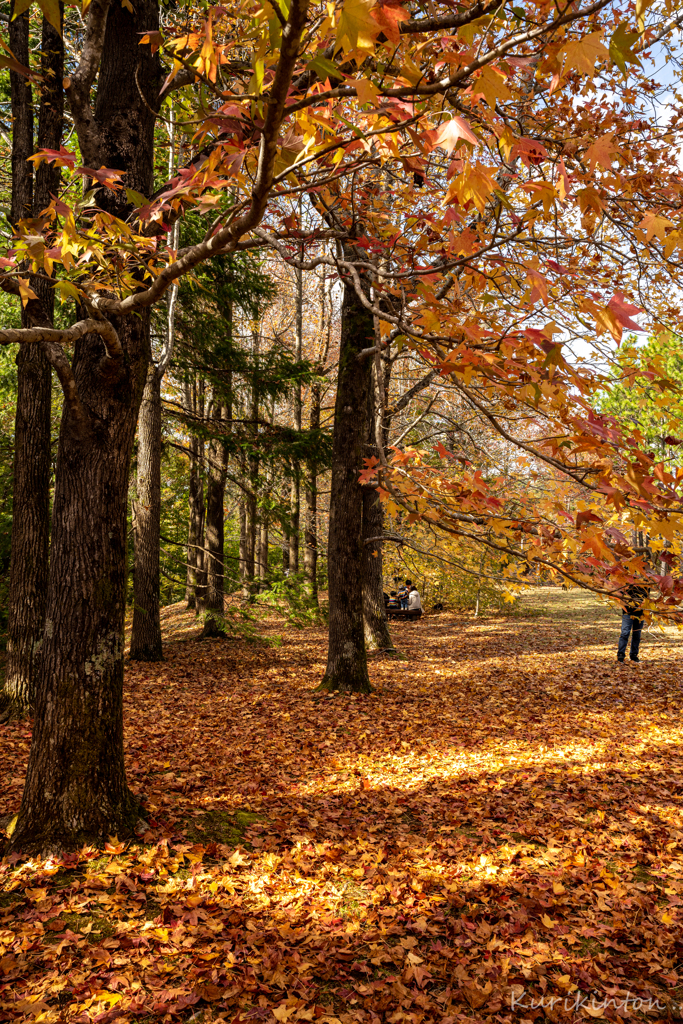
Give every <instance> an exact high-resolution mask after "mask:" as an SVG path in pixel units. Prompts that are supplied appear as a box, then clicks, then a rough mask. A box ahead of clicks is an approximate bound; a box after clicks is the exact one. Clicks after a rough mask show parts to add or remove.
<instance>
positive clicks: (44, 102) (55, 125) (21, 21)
mask: <svg viewBox="0 0 683 1024" xmlns="http://www.w3.org/2000/svg"><path fill="white" fill-rule="evenodd" d="M57 10H58V13H59V16H60V20H61V11H62V5H61V4H60V5H59V6H58V9H57ZM13 14H14V5H13V10H12V15H13ZM29 29H30V26H29V15H28V12H24V13H23V14H19V15H18V16H17V17H13V16H12V17H11V20H10V29H9V34H10V48H11V49H12V50H13V52H14V54H15V56H16V57H17V59H18V60H19V61H20V62H21V63H22V64H24V65H25V66H27V67H28V65H29V63H30V59H29ZM63 66H64V46H63V42H62V38H61V35H60V33H59V31H57V30H56V29H55V28H54V27H53V26H52V25H51V24H50V23H49V22H48V21H47V19H43V25H42V39H41V62H40V73H41V86H40V99H39V106H38V146H39V147H40V148H46V149H48V148H49V149H55V150H56V149H59V146H60V144H61V139H62V130H63V121H64V112H63V92H62V78H63ZM10 87H11V100H12V122H13V125H12V209H11V220H12V223H13V224H14V225H17V224H18V223H19V221H20V220H22V219H23V218H26V217H35V216H38V215H39V214H40V213H41V212H42V211H43V210H44V209H45V208H46V207H47V206H48V204H49V202H50V197H51V195H52V194H56V192H57V189H58V184H59V178H60V170H59V168H58V167H57V166H55V165H54V164H53V165H48V164H43V165H41V166H40V167H38V169H37V172H36V174H35V182H34V175H33V169H32V164H31V163H30V162H29V157H31V156H32V155H33V150H34V139H33V133H34V118H33V95H32V86H31V82H30V81H29V80H28V79H27V78H26V77H24V76H23V75H20V74H18V73H17V72H16V71H10ZM33 282H34V283H33V290H34V293H35V295H36V296H37V298H35V299H31V300H30V301H28V302H27V303H26V304H25V305H24V306H23V308H22V325H23V326H24V327H35V326H42V327H51V326H52V323H53V320H54V292H53V288H52V283H51V282H50V281H49V279H48V278H47V277H45V276H44V275H35V277H34V278H33ZM17 370H18V373H17V406H16V421H15V430H14V442H15V443H14V486H13V508H14V511H13V517H12V555H11V565H10V593H9V622H8V644H7V672H6V676H5V684H4V689H3V692H2V694H0V714H2V715H3V716H4V717H8V716H11V715H14V714H23V713H25V712H26V711H28V710H29V708H30V707H31V706H32V705H33V702H34V695H35V687H36V680H37V678H38V675H39V658H40V653H41V648H42V643H43V630H44V626H45V608H46V597H47V583H48V545H49V535H50V510H49V506H50V472H51V447H50V446H51V415H50V413H51V378H52V372H51V369H50V363H49V360H48V356H47V353H46V350H45V346H44V345H42V344H38V345H28V346H22V347H21V348H20V349H19V352H18V355H17Z"/></svg>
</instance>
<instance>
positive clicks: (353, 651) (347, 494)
mask: <svg viewBox="0 0 683 1024" xmlns="http://www.w3.org/2000/svg"><path fill="white" fill-rule="evenodd" d="M373 344H374V324H373V319H372V314H371V313H369V312H368V311H367V310H366V309H365V307H364V306H363V304H362V302H361V301H360V299H359V298H358V296H357V295H356V291H355V289H354V287H353V283H352V282H350V281H345V282H344V299H343V303H342V318H341V340H340V348H339V376H338V381H337V398H336V402H335V409H334V433H333V439H332V491H331V495H330V525H329V542H328V549H327V561H328V576H329V598H330V627H329V644H328V655H327V669H326V671H325V675H324V677H323V680H322V682H321V684H320V686H319V689H322V690H342V691H346V692H353V693H367V692H369V691H370V689H371V687H370V678H369V676H368V664H367V657H366V653H365V641H364V635H363V587H362V579H363V538H362V526H363V499H362V490H361V486H360V484H359V483H358V475H359V473H360V471H361V469H362V468H363V456H364V454H365V443H366V440H367V405H368V390H369V388H370V386H371V366H372V363H371V361H370V360H369V359H359V358H358V353H359V352H360V351H361V350H362V349H364V348H369V347H371V346H372V345H373Z"/></svg>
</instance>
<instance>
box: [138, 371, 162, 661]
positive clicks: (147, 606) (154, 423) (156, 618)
mask: <svg viewBox="0 0 683 1024" xmlns="http://www.w3.org/2000/svg"><path fill="white" fill-rule="evenodd" d="M136 492H137V494H136V498H135V578H134V582H133V601H134V609H133V630H132V635H131V641H130V657H131V659H132V660H133V661H162V660H163V651H162V646H161V619H160V615H159V605H160V585H159V547H160V544H161V538H160V533H161V375H160V374H159V371H158V370H157V368H156V366H155V365H154V363H150V364H149V366H148V367H147V380H146V382H145V390H144V393H143V396H142V405H141V406H140V424H139V428H138V472H137V486H136Z"/></svg>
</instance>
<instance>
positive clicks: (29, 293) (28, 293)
mask: <svg viewBox="0 0 683 1024" xmlns="http://www.w3.org/2000/svg"><path fill="white" fill-rule="evenodd" d="M17 281H18V282H19V295H20V296H21V304H22V306H25V305H26V303H27V302H28V301H29V299H37V298H38V296H37V295H36V293H35V292H34V291H33V288H31V286H30V284H29V283H28V281H27V280H26V278H24V277H18V278H17Z"/></svg>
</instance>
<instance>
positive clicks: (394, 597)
mask: <svg viewBox="0 0 683 1024" xmlns="http://www.w3.org/2000/svg"><path fill="white" fill-rule="evenodd" d="M400 607H401V604H400V602H399V599H398V594H397V593H396V591H395V590H392V591H391V594H390V595H389V600H388V601H387V609H389V608H400Z"/></svg>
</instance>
